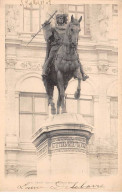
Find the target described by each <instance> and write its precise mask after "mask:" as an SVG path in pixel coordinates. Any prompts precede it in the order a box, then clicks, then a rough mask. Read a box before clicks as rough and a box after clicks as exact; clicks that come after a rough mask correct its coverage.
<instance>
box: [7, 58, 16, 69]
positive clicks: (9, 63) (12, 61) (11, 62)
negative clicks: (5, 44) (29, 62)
mask: <svg viewBox="0 0 122 195" xmlns="http://www.w3.org/2000/svg"><path fill="white" fill-rule="evenodd" d="M16 63H17V61H16V60H15V59H6V67H7V68H15V65H16Z"/></svg>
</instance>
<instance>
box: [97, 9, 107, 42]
mask: <svg viewBox="0 0 122 195" xmlns="http://www.w3.org/2000/svg"><path fill="white" fill-rule="evenodd" d="M97 7H98V10H97V11H98V25H99V35H100V38H102V39H103V40H106V39H107V38H108V32H109V31H108V27H109V15H108V13H107V6H106V5H97Z"/></svg>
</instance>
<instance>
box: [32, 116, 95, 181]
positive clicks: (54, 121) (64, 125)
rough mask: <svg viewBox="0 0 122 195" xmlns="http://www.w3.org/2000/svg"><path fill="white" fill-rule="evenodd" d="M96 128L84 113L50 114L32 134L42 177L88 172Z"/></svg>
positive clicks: (75, 174) (76, 175) (80, 176)
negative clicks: (89, 145) (90, 140)
mask: <svg viewBox="0 0 122 195" xmlns="http://www.w3.org/2000/svg"><path fill="white" fill-rule="evenodd" d="M92 131H93V127H91V126H89V125H88V124H87V123H86V122H85V121H84V119H83V117H82V115H81V114H67V113H66V114H61V115H54V116H50V117H49V118H48V119H47V120H46V121H45V123H44V124H43V125H42V127H41V128H40V129H39V130H38V131H37V132H36V133H35V134H34V135H33V137H32V140H33V143H34V145H35V147H36V150H37V158H38V163H37V175H38V177H41V175H42V177H43V179H44V177H45V179H46V178H47V179H48V180H49V178H50V179H55V178H58V179H66V178H67V179H78V178H82V177H85V176H88V174H89V170H88V167H89V161H88V151H87V145H88V141H89V139H90V137H91V135H92Z"/></svg>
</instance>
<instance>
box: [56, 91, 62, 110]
mask: <svg viewBox="0 0 122 195" xmlns="http://www.w3.org/2000/svg"><path fill="white" fill-rule="evenodd" d="M60 107H61V97H60V90H59V89H58V100H57V114H60Z"/></svg>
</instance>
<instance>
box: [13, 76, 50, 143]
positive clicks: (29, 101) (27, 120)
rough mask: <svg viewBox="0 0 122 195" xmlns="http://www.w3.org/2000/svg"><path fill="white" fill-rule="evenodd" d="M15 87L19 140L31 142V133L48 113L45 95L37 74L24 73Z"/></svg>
mask: <svg viewBox="0 0 122 195" xmlns="http://www.w3.org/2000/svg"><path fill="white" fill-rule="evenodd" d="M16 89H17V90H18V91H19V105H18V106H19V136H20V142H31V136H32V134H33V133H34V132H35V131H37V130H39V128H40V126H41V124H42V121H43V120H44V119H45V118H46V117H47V115H48V103H47V95H46V92H45V89H44V86H43V83H42V80H41V78H40V75H39V74H27V75H25V77H24V78H21V80H20V82H19V84H17V87H16Z"/></svg>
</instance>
